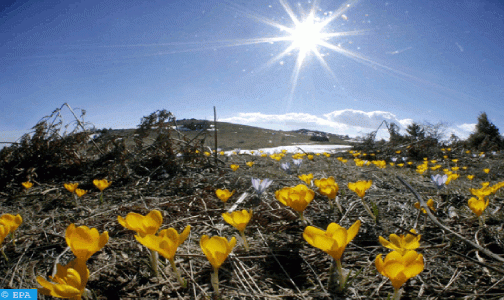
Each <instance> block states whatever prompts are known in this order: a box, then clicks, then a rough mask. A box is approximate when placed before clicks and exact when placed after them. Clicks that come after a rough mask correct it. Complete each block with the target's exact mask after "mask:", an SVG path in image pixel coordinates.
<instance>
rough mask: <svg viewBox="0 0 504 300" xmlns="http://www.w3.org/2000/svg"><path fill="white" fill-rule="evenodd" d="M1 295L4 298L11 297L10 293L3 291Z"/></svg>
mask: <svg viewBox="0 0 504 300" xmlns="http://www.w3.org/2000/svg"><path fill="white" fill-rule="evenodd" d="M1 295H2V297H3V298H7V297H9V292H6V291H3V292H2V294H1Z"/></svg>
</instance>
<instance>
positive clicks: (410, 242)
mask: <svg viewBox="0 0 504 300" xmlns="http://www.w3.org/2000/svg"><path fill="white" fill-rule="evenodd" d="M410 232H411V233H413V234H409V233H408V234H407V235H406V236H404V234H401V235H399V236H398V235H397V234H391V235H390V236H389V239H390V242H389V241H387V240H386V239H385V238H383V237H381V236H380V237H379V238H378V239H379V241H380V244H382V246H383V247H385V248H389V249H392V250H395V251H397V252H399V253H401V255H404V254H405V253H406V252H407V251H409V250H415V249H417V248H418V247H420V238H421V237H422V236H421V235H420V234H418V235H417V234H416V230H415V229H411V230H410Z"/></svg>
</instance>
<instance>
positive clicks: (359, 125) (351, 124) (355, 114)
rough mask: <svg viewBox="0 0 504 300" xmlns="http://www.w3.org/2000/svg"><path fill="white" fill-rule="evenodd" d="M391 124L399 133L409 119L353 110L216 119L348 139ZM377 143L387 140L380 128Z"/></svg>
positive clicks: (261, 114)
mask: <svg viewBox="0 0 504 300" xmlns="http://www.w3.org/2000/svg"><path fill="white" fill-rule="evenodd" d="M384 120H385V121H387V122H388V123H391V122H394V123H396V124H397V125H399V127H400V128H401V129H404V128H405V127H406V126H407V125H409V124H411V123H412V122H413V120H411V119H398V118H397V117H396V115H394V114H393V113H390V112H385V111H372V112H365V111H361V110H354V109H344V110H336V111H333V112H330V113H328V114H324V115H323V117H319V116H316V115H312V114H308V113H286V114H281V115H279V114H263V113H238V116H235V117H230V118H224V119H220V121H222V122H230V123H238V124H245V125H252V126H257V127H263V128H271V129H277V130H278V129H280V130H295V129H301V128H307V129H314V130H321V131H326V132H330V133H335V134H341V135H348V136H350V137H356V136H361V135H362V133H368V132H371V131H373V130H376V129H377V128H378V126H379V125H380V123H381V122H382V121H384ZM382 129H383V130H380V131H379V132H378V134H377V139H382V138H384V139H388V132H387V130H386V127H385V126H382Z"/></svg>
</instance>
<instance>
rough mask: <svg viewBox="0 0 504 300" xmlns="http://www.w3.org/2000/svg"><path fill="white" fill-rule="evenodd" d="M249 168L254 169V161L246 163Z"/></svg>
mask: <svg viewBox="0 0 504 300" xmlns="http://www.w3.org/2000/svg"><path fill="white" fill-rule="evenodd" d="M245 164H246V165H247V166H249V167H252V166H253V165H254V162H253V161H248V162H246V163H245Z"/></svg>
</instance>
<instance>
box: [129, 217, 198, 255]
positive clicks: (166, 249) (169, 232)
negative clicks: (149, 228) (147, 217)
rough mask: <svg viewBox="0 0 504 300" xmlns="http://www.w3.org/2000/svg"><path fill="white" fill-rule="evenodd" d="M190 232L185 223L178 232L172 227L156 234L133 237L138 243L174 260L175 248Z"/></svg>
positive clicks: (189, 227)
mask: <svg viewBox="0 0 504 300" xmlns="http://www.w3.org/2000/svg"><path fill="white" fill-rule="evenodd" d="M190 232H191V226H190V225H187V226H186V227H185V228H184V231H182V233H180V234H179V233H178V232H177V230H175V229H174V228H168V229H163V230H161V231H159V234H158V235H155V234H147V235H145V236H143V237H142V236H139V235H135V238H136V240H137V241H138V242H139V243H140V244H142V245H144V246H145V247H147V248H149V249H151V250H153V251H156V252H158V253H159V254H161V255H162V256H163V257H164V258H166V259H168V260H169V261H170V262H172V261H173V262H174V259H175V252H177V248H178V247H179V246H180V245H181V244H182V243H183V242H184V241H185V240H186V239H187V237H188V236H189V233H190Z"/></svg>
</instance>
